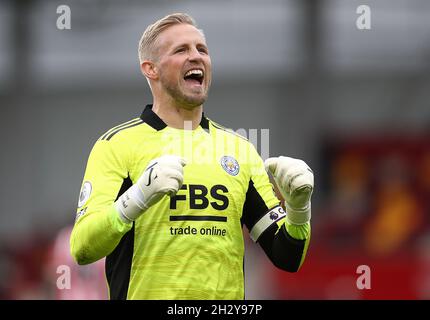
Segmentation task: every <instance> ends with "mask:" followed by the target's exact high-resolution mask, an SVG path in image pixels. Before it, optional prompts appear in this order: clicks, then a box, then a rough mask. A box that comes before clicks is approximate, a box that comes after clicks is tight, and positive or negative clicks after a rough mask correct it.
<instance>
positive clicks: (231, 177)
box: [70, 13, 313, 300]
mask: <svg viewBox="0 0 430 320" xmlns="http://www.w3.org/2000/svg"><path fill="white" fill-rule="evenodd" d="M139 60H140V67H141V71H142V73H143V74H144V76H145V77H146V79H147V81H148V83H149V86H150V88H151V91H152V94H153V103H152V104H150V105H147V106H146V108H145V110H144V111H143V113H142V114H141V116H140V117H139V118H136V119H133V120H130V121H128V122H126V123H123V124H121V125H118V126H116V127H114V128H112V129H110V130H108V131H107V132H106V133H105V134H103V135H102V136H101V137H100V138H99V140H98V141H97V142H96V144H95V145H94V147H93V149H92V151H91V154H90V157H89V159H88V163H87V168H86V172H85V176H84V179H83V184H82V188H81V193H80V197H79V202H78V212H77V218H76V222H75V226H74V229H73V233H72V236H71V241H70V244H71V253H72V256H73V257H74V259H75V260H76V261H77V263H79V264H88V263H92V262H94V261H97V260H98V259H101V258H103V257H106V277H107V281H108V284H109V292H110V298H111V299H181V300H187V299H244V274H243V257H244V239H243V233H242V227H243V225H245V226H246V227H247V228H248V230H249V234H250V237H251V239H252V240H253V241H255V242H258V243H259V244H260V246H261V247H262V248H263V250H264V251H265V253H266V254H267V256H268V257H269V259H270V260H271V261H272V262H273V263H274V264H275V265H276V266H277V267H279V268H281V269H283V270H286V271H289V272H295V271H297V270H298V269H299V268H300V266H301V265H302V263H303V260H304V258H305V255H306V251H307V247H308V244H309V239H310V217H311V203H310V199H311V195H312V191H313V174H312V171H311V170H310V169H309V167H308V166H307V165H306V164H305V163H304V162H303V161H302V160H298V159H293V158H289V157H282V156H281V157H276V158H269V159H267V160H266V162H265V163H263V160H262V159H261V157H260V156H259V155H258V153H257V151H256V150H255V148H254V146H253V145H252V144H251V143H250V142H249V141H247V140H246V139H245V138H243V137H241V136H239V135H237V134H236V133H234V132H233V131H231V130H228V129H226V128H224V127H222V126H220V125H219V124H217V123H215V122H213V121H212V120H210V119H208V118H207V117H206V116H205V115H204V113H203V103H204V102H205V100H206V98H207V96H208V90H209V87H210V83H211V59H210V55H209V50H208V47H207V45H206V40H205V37H204V34H203V32H202V31H201V30H199V29H198V28H197V26H196V23H195V21H194V20H193V18H192V17H190V16H189V15H187V14H182V13H175V14H171V15H168V16H166V17H164V18H162V19H160V20H158V21H157V22H155V23H154V24H152V25H150V26H149V27H148V28H147V29H146V31H145V32H144V34H143V36H142V38H141V41H140V43H139ZM268 172H270V173H271V174H272V175H273V177H274V179H275V184H276V185H277V187H278V188H279V191H280V192H281V194H282V196H283V199H282V201H281V202H284V203H280V200H278V198H277V197H276V196H275V194H274V193H273V189H272V184H271V183H270V180H269V175H268ZM283 206H284V207H285V208H286V211H287V212H285V211H284V209H283Z"/></svg>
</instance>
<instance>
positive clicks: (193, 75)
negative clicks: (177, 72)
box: [184, 69, 204, 84]
mask: <svg viewBox="0 0 430 320" xmlns="http://www.w3.org/2000/svg"><path fill="white" fill-rule="evenodd" d="M203 78H204V74H203V70H201V69H191V70H189V71H187V72H186V73H185V75H184V80H185V81H187V82H190V83H192V84H202V83H203Z"/></svg>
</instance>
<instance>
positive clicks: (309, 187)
mask: <svg viewBox="0 0 430 320" xmlns="http://www.w3.org/2000/svg"><path fill="white" fill-rule="evenodd" d="M264 165H265V168H266V171H267V172H270V173H271V174H272V175H273V178H274V179H275V182H276V184H277V187H278V189H279V191H280V192H281V194H282V196H283V197H284V199H285V207H286V209H287V219H288V221H289V222H290V223H292V224H296V225H301V224H305V223H306V222H308V221H309V220H310V218H311V196H312V192H313V189H314V175H313V172H312V170H311V169H310V168H309V166H308V165H307V164H306V163H305V162H304V161H303V160H300V159H294V158H290V157H283V156H280V157H276V158H268V159H267V160H266V161H265V162H264Z"/></svg>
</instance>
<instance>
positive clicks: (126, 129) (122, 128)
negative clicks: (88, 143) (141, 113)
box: [97, 117, 144, 141]
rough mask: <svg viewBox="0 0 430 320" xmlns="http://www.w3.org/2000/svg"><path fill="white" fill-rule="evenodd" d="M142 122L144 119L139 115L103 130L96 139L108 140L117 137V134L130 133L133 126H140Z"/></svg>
mask: <svg viewBox="0 0 430 320" xmlns="http://www.w3.org/2000/svg"><path fill="white" fill-rule="evenodd" d="M143 123H144V121H143V120H142V119H141V118H139V117H137V118H134V119H131V120H129V121H126V122H123V123H121V124H119V125H116V126H114V127H112V128H110V129H109V130H107V131H106V132H104V133H103V134H102V135H101V136H100V137H99V138H98V140H97V141H110V140H112V139H116V138H118V137H119V136H124V135H127V134H130V133H132V132H133V130H132V129H133V128H137V127H139V126H140V127H141V125H142V124H143Z"/></svg>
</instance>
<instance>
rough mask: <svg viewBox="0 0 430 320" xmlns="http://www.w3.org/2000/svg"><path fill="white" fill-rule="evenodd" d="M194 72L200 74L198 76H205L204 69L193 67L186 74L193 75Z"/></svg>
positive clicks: (186, 75)
mask: <svg viewBox="0 0 430 320" xmlns="http://www.w3.org/2000/svg"><path fill="white" fill-rule="evenodd" d="M192 74H196V75H198V76H201V77H202V76H203V71H202V70H199V69H192V70H190V71H188V72H187V73H186V74H185V77H188V76H190V75H192Z"/></svg>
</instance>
